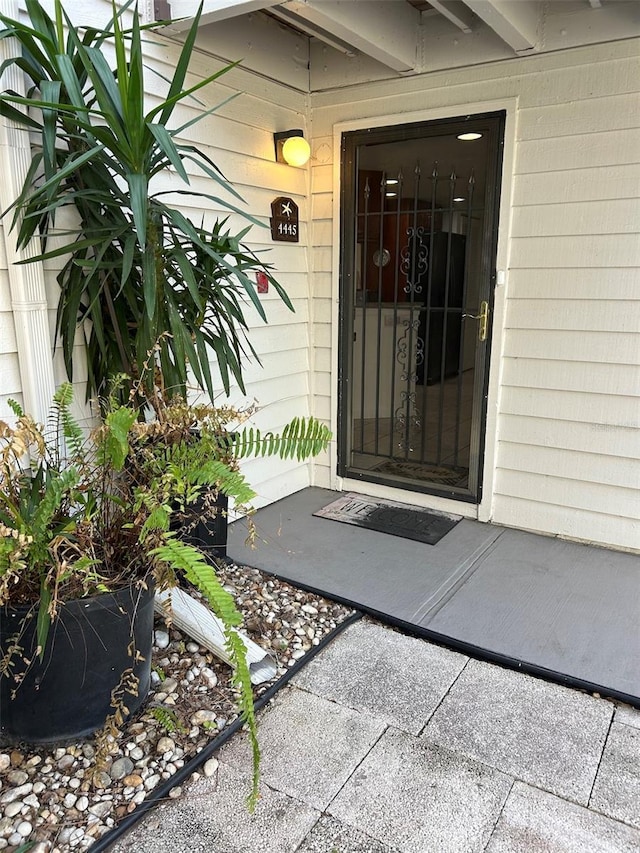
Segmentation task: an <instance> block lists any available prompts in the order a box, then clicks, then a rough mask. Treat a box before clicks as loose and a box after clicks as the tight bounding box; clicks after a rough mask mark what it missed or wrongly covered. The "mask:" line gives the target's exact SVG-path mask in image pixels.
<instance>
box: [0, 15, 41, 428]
mask: <svg viewBox="0 0 640 853" xmlns="http://www.w3.org/2000/svg"><path fill="white" fill-rule="evenodd" d="M0 8H2V11H3V12H4V13H5V14H6V15H8V16H10V17H12V18H17V17H18V15H19V12H18V3H17V2H15V0H1V5H0ZM12 50H13V45H12V44H11V42H10V40H9V39H3V40H2V42H1V43H0V60H2V61H4V60H5V59H7V58H9V57H10V56H12V55H13V53H12ZM3 81H4V84H5V85H6V87H7V88H11V89H14V90H15V91H17V92H24V82H23V80H22V73H21V72H20V71H19V70H18V69H16V68H15V67H13V66H10V67H8V68H7V69H6V70H5V72H4V77H3ZM30 162H31V147H30V144H29V134H28V132H27V131H26V130H23V129H21V128H19V127H18V126H17V125H16V124H15V123H14V122H11V121H9V120H8V119H4V118H3V119H0V163H2V165H3V170H2V171H3V174H2V180H1V181H0V209H2V210H7V208H8V207H9V206H10V205H11V204H12V203H13V202H14V200H15V199H16V197H17V196H18V194H19V192H20V189H21V187H22V183H23V181H24V178H25V176H26V174H27V171H28V168H29V165H30ZM11 215H12V214H11V213H10V214H8V215H7V217H6V219H5V222H4V227H3V229H2V234H3V237H4V243H5V250H6V259H7V270H8V278H9V290H10V300H11V310H12V313H13V323H14V329H15V341H16V351H17V355H18V364H19V369H20V378H21V386H22V389H21V390H22V400H23V408H24V409H25V411H28V412H29V413H30V414H32V415H33V416H34V417H35V418H36V419H37V420H39V421H41V422H44V421H45V420H46V416H47V413H48V411H49V407H50V405H51V398H52V396H53V392H54V389H55V384H54V378H53V362H52V358H51V340H50V334H49V323H48V316H47V296H46V290H45V279H44V271H43V268H42V264H41V263H40V262H34V263H31V264H25V265H21V266H20V265H18V262H19V261H24V260H26V259H27V258H29V257H33V256H34V255H35V254H36V253H37V246H36V245H31V246H28V247H27V248H26V249H24V250H20V251H18V250H17V249H16V244H15V233H14V232H12V231H10V230H9V223H10V219H11Z"/></svg>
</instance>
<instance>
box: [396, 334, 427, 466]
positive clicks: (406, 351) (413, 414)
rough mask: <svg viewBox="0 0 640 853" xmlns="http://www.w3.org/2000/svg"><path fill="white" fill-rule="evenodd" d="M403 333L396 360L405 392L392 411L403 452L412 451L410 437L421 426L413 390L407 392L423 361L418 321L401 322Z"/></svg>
mask: <svg viewBox="0 0 640 853" xmlns="http://www.w3.org/2000/svg"><path fill="white" fill-rule="evenodd" d="M402 325H403V326H404V332H403V334H402V335H401V336H400V338H399V339H398V343H397V347H396V360H397V362H398V363H399V364H400V365H401V367H402V373H401V375H400V378H401V380H402V381H403V382H406V383H407V390H404V391H402V392H401V393H400V405H399V406H398V408H397V409H396V410H395V411H394V430H395V432H397V433H399V434H400V437H399V440H398V447H399V449H400V450H402V451H403V452H410V451H412V450H413V448H412V447H411V443H410V435H411V433H412V432H413V431H414V430H418V429H419V428H420V425H421V421H420V416H419V413H418V408H417V403H416V393H415V390H414V391H411V390H409V389H410V388H411V386H412V385H414V387H415V383H416V382H417V381H418V374H417V370H416V368H417V366H418V365H419V364H422V362H423V361H424V340H423V339H422V338H421V337H420V335H419V334H418V332H419V329H420V321H419V319H418V318H417V317H416V318H414V319H408V320H403V321H402Z"/></svg>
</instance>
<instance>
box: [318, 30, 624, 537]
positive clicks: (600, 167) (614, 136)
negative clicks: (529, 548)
mask: <svg viewBox="0 0 640 853" xmlns="http://www.w3.org/2000/svg"><path fill="white" fill-rule="evenodd" d="M637 69H638V41H637V40H629V41H624V42H618V43H615V44H605V45H597V46H593V47H587V48H577V49H575V50H568V51H563V52H562V53H557V54H551V55H546V56H531V57H526V58H521V59H514V60H511V61H508V62H502V63H495V64H490V65H486V66H479V67H475V68H472V69H458V70H453V71H449V72H446V73H444V72H442V73H434V74H427V75H424V76H420V77H412V78H407V79H404V80H387V81H381V82H377V83H376V82H374V83H367V84H361V85H356V86H346V87H343V88H340V89H334V90H332V91H326V92H321V93H315V94H313V95H312V100H311V108H312V109H311V116H312V130H313V139H314V143H313V155H314V160H313V161H312V163H313V168H312V183H311V193H312V198H311V210H312V219H313V231H312V243H313V254H312V262H311V264H312V281H311V289H312V294H313V296H314V318H313V327H312V346H313V361H312V367H313V371H314V374H315V387H314V399H313V408H314V411H315V412H316V413H317V414H318V415H320V416H322V417H332V418H333V419H334V425H335V412H336V400H337V396H336V395H337V374H336V365H337V361H336V358H337V357H336V346H335V345H336V336H335V329H336V322H337V295H338V288H337V271H338V245H337V242H336V235H337V233H338V230H337V227H336V223H335V221H334V211H335V210H336V207H335V205H334V201H335V193H336V192H337V191H338V187H339V164H338V163H337V161H336V158H335V156H334V152H335V151H337V150H338V148H337V131H336V128H337V127H338V126H339V125H341V124H344V123H350V124H349V127H352V126H355V125H356V124H358V125H359V126H367V122H368V121H370V122H371V124H372V125H374V124H380V122H381V121H382V120H383V118H382V117H384V120H385V122H386V123H389V124H393V123H402V122H403V121H407V120H412V121H414V120H416V118H415V116H416V115H419V114H420V112H421V111H424V112H427V111H428V113H429V117H430V118H434V117H437V113H438V111H439V110H440V111H442V115H443V116H444V115H445V114H446V115H447V116H450V115H452V114H456V113H457V114H459V115H465V114H467V113H470V112H474V111H476V112H477V111H478V110H477V109H475V108H474V105H475V104H479V103H483V104H484V103H486V102H487V101H489V100H491V101H493V100H495V101H500V100H507V99H512V100H514V102H515V103H517V111H516V114H515V116H514V118H515V127H516V130H515V131H514V136H513V143H514V161H513V165H512V166H511V165H510V166H509V167H508V168H509V169H510V172H509V174H508V175H507V177H508V179H509V180H508V183H509V186H510V189H511V190H512V198H511V202H510V204H509V206H508V207H507V208H506V209H504V208H503V210H502V215H501V224H500V230H501V234H500V238H501V241H502V245H503V247H504V248H503V255H504V259H503V261H502V260H500V259H499V264H498V265H499V267H500V264H501V263H502V262H504V264H505V269H506V284H505V286H504V287H502V288H500V289H499V290H500V291H501V292H498V291H496V314H495V315H494V323H495V326H494V341H493V352H492V375H491V395H490V399H489V427H488V435H487V441H488V445H487V459H491V460H493V459H495V464H492V465H491V468H490V470H485V497H484V499H483V505H482V506H481V508H480V517H482V518H484V519H485V520H489V519H491V520H493V521H495V522H497V523H501V524H506V525H512V526H516V527H520V528H524V529H529V530H536V531H540V532H544V533H548V534H552V535H560V536H565V537H570V538H574V539H579V540H585V541H593V542H597V543H600V544H603V545H612V546H615V547H619V548H628V549H637V548H638V547H639V543H640V522H639V518H640V504H639V494H640V492H639V490H638V486H639V485H640V459H639V456H640V452H639V446H640V442H639V441H638V436H639V432H638V414H639V411H638V396H639V395H640V372H639V371H638V361H639V353H640V298H639V295H638V291H637V280H638V278H637V277H638V267H640V239H639V237H638V230H639V226H638V222H640V217H639V216H638V214H639V213H640V201H639V198H638V196H639V192H638V190H639V187H640V182H639V180H638V178H639V177H640V167H639V166H638V158H637V151H638V150H640V103H639V98H638V92H637ZM452 110H453V111H454V112H453V113H452ZM387 117H388V118H389V121H388V122H387V121H386V118H387ZM409 117H410V118H409ZM334 464H335V460H332V463H331V466H325V467H324V468H322V467H318V473H317V481H318V482H319V484H321V485H327V486H329V485H332V484H333V485H335V484H336V483H337V479H336V476H335V467H334Z"/></svg>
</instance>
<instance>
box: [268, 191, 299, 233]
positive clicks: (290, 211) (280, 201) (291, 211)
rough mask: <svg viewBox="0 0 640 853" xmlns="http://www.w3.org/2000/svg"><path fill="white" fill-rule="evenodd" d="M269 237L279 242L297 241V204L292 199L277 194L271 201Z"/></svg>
mask: <svg viewBox="0 0 640 853" xmlns="http://www.w3.org/2000/svg"><path fill="white" fill-rule="evenodd" d="M271 237H272V239H273V240H277V241H278V242H280V243H297V242H298V241H299V239H300V225H299V223H298V205H297V204H296V203H295V201H294V200H293V199H291V198H285V197H284V196H278V198H276V199H274V200H273V201H272V202H271Z"/></svg>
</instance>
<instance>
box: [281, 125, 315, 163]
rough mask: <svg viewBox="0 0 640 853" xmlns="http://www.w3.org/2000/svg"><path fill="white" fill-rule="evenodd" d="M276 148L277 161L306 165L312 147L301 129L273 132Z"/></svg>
mask: <svg viewBox="0 0 640 853" xmlns="http://www.w3.org/2000/svg"><path fill="white" fill-rule="evenodd" d="M273 142H274V145H275V148H276V163H288V164H289V165H290V166H305V165H306V164H307V163H308V161H309V157H310V156H311V148H310V146H309V143H308V142H307V140H306V139H305V138H304V135H303V133H302V131H301V130H283V131H282V132H281V133H274V134H273Z"/></svg>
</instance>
